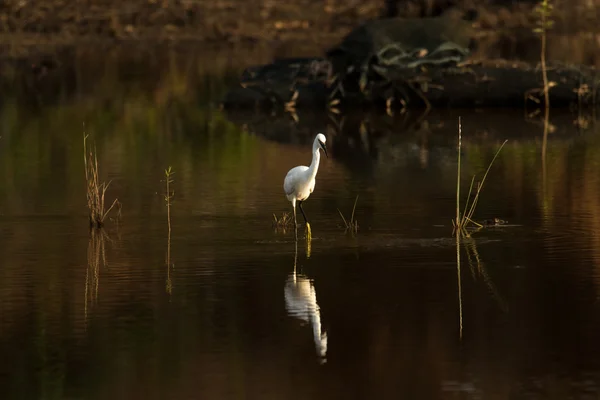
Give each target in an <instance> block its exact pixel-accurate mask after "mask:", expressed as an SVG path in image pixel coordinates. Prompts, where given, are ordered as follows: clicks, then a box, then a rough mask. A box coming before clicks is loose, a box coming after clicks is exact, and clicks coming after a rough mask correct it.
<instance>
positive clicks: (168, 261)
mask: <svg viewBox="0 0 600 400" xmlns="http://www.w3.org/2000/svg"><path fill="white" fill-rule="evenodd" d="M173 174H174V172H173V170H172V169H171V167H170V166H169V168H168V169H166V170H165V182H166V183H165V186H166V192H165V203H166V204H167V225H168V227H169V230H168V233H167V255H166V258H165V262H166V264H167V281H166V290H167V293H169V294H171V293H172V292H173V282H172V281H171V200H172V199H173V196H174V193H175V192H172V191H171V183H173V179H172V178H171V177H172V176H173Z"/></svg>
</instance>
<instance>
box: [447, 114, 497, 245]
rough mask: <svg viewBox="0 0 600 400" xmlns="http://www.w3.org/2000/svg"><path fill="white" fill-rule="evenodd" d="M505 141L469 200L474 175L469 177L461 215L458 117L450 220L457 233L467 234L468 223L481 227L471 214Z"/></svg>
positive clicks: (460, 129) (460, 130)
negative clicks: (453, 203)
mask: <svg viewBox="0 0 600 400" xmlns="http://www.w3.org/2000/svg"><path fill="white" fill-rule="evenodd" d="M507 141H508V140H505V141H504V142H503V143H502V145H501V146H500V148H499V149H498V151H496V154H494V158H492V161H490V164H489V165H488V167H487V170H486V171H485V174H483V178H482V179H481V182H478V183H477V188H476V190H475V196H474V197H473V199H472V200H471V194H472V192H473V184H474V183H475V175H473V178H472V179H471V185H470V187H469V194H468V195H467V201H466V203H465V208H464V210H463V213H462V215H461V213H460V154H461V147H462V124H461V119H460V117H459V118H458V173H457V177H456V219H455V220H452V225H453V226H454V230H455V232H458V234H461V235H464V236H469V235H468V233H467V231H466V229H467V227H468V225H469V224H470V223H471V224H474V225H476V226H478V227H480V228H481V227H483V225H481V224H480V223H477V222H475V221H474V220H473V214H474V213H475V208H476V207H477V203H478V201H479V195H480V194H481V191H482V190H483V184H484V183H485V179H486V178H487V175H488V173H489V172H490V168H491V167H492V164H494V161H495V160H496V157H498V154H499V153H500V150H502V148H503V147H504V145H505V144H506V142H507ZM469 201H471V202H470V203H469Z"/></svg>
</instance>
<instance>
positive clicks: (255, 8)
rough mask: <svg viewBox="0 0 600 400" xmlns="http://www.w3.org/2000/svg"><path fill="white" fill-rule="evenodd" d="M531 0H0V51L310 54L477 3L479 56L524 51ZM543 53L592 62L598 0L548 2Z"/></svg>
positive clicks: (528, 43) (531, 21)
mask: <svg viewBox="0 0 600 400" xmlns="http://www.w3.org/2000/svg"><path fill="white" fill-rule="evenodd" d="M535 4H536V3H535V2H534V1H530V0H521V1H518V0H514V1H499V0H496V1H493V0H482V1H473V0H470V1H469V0H463V1H461V0H457V1H448V0H429V1H425V0H421V1H419V0H409V1H403V0H399V1H394V0H387V1H385V0H363V1H354V0H350V1H347V0H344V1H343V0H290V1H273V0H258V1H247V0H213V1H206V0H129V1H122V0H4V1H3V2H0V46H1V50H2V51H1V55H2V58H7V57H8V58H15V57H24V56H28V55H31V54H35V53H39V52H46V53H47V52H51V51H53V49H55V48H56V47H57V46H71V45H75V44H93V43H98V42H102V43H111V44H112V43H120V42H127V43H132V42H133V43H135V44H136V45H138V46H154V45H157V44H160V43H165V42H166V43H171V44H183V43H194V44H199V43H201V44H202V45H216V46H226V45H227V46H236V45H251V46H267V47H268V48H269V49H270V50H271V51H272V53H273V55H274V56H298V55H319V54H320V52H321V51H322V50H323V49H325V48H327V47H329V46H331V45H333V44H334V43H335V42H336V41H338V40H339V39H340V38H341V37H342V36H344V35H345V34H346V33H348V32H349V31H350V30H351V29H352V28H354V27H355V26H356V25H358V24H359V23H361V22H363V21H365V20H368V19H374V18H379V17H382V16H388V15H398V16H404V17H419V16H430V15H431V16H435V15H439V14H440V13H442V12H443V11H444V10H446V9H448V8H450V7H457V8H460V9H464V10H467V9H476V10H477V11H478V13H479V16H478V18H477V20H476V27H477V32H478V34H477V40H478V43H479V46H478V56H480V57H483V58H488V57H501V58H521V59H523V58H533V59H534V56H535V55H536V54H537V52H538V46H539V43H538V42H539V39H537V38H536V37H535V35H534V34H533V33H532V29H533V28H534V26H535V22H536V15H535V13H534V12H533V7H534V6H535ZM553 4H554V6H555V12H554V16H553V17H554V20H555V21H556V24H555V27H554V28H553V32H552V34H553V35H555V37H554V39H553V40H551V41H550V46H549V54H548V56H549V58H550V59H558V60H565V59H568V60H567V61H569V62H573V63H580V64H588V65H600V54H599V53H600V51H598V50H599V49H600V29H599V25H600V24H599V21H600V18H599V16H600V11H599V10H600V0H561V1H554V2H553Z"/></svg>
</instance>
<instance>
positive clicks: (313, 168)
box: [308, 142, 321, 178]
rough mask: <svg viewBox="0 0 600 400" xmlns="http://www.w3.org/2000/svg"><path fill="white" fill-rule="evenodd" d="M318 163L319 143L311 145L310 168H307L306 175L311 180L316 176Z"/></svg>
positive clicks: (319, 159)
mask: <svg viewBox="0 0 600 400" xmlns="http://www.w3.org/2000/svg"><path fill="white" fill-rule="evenodd" d="M319 161H321V154H320V152H319V143H317V142H315V144H313V158H312V162H311V163H310V167H308V175H309V176H310V177H311V178H314V177H315V176H317V170H318V169H319Z"/></svg>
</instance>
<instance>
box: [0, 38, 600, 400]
mask: <svg viewBox="0 0 600 400" xmlns="http://www.w3.org/2000/svg"><path fill="white" fill-rule="evenodd" d="M93 52H94V49H88V50H82V51H80V52H79V53H76V54H70V55H69V57H70V58H69V60H70V62H69V61H67V62H66V63H65V64H64V66H63V67H61V68H63V69H57V70H56V71H50V72H49V73H48V75H46V76H41V77H39V76H38V77H35V78H31V77H28V78H22V79H19V78H18V77H17V78H15V79H14V81H12V83H11V84H10V85H5V96H4V98H3V99H2V105H1V108H0V121H1V125H0V136H1V138H0V179H1V181H0V182H1V185H0V254H2V257H0V355H1V357H0V393H2V398H3V399H110V398H118V399H166V398H169V399H192V398H193V399H206V398H210V399H226V398H227V399H228V398H232V399H240V398H248V399H265V398H269V399H316V398H328V399H329V398H343V399H350V398H352V399H353V398H357V399H366V398H385V399H388V398H394V399H395V398H408V399H458V398H460V399H531V398H533V399H569V398H573V399H596V398H598V396H600V386H599V385H600V341H599V340H598V337H599V333H600V332H599V328H600V300H599V297H598V295H599V289H600V177H599V171H600V132H599V131H598V129H597V128H596V125H595V123H594V121H593V119H592V118H591V116H586V115H583V116H580V118H579V120H578V121H579V123H578V124H576V123H574V121H576V120H577V119H578V116H577V115H574V114H568V113H565V112H562V113H555V114H552V115H551V119H550V122H551V123H552V127H551V128H552V129H551V132H550V133H549V135H548V137H547V140H544V135H543V126H542V124H541V123H540V120H539V116H534V117H531V118H526V117H525V113H524V112H523V111H522V110H517V111H511V112H509V111H505V110H495V111H493V112H490V111H486V112H474V111H453V112H438V113H432V114H429V115H427V116H420V115H417V114H416V113H413V114H409V115H396V116H394V117H390V116H387V115H374V114H364V115H361V114H357V113H353V114H350V115H346V116H345V117H343V116H334V117H333V118H332V117H329V116H327V115H314V114H307V115H303V114H300V115H298V116H297V119H298V122H295V121H294V119H293V118H292V117H291V116H290V115H289V114H282V115H275V116H264V115H259V114H248V113H245V114H244V113H226V112H224V111H220V110H219V109H218V107H217V103H218V100H219V99H220V96H222V94H223V93H224V91H225V90H226V88H227V85H228V84H229V83H231V82H233V81H234V80H235V77H236V76H237V74H239V72H240V70H241V68H242V67H243V65H244V64H245V63H253V62H254V61H255V60H254V59H252V60H251V59H250V58H249V57H246V58H243V59H240V58H239V57H236V58H234V57H233V56H232V55H231V54H225V55H221V56H220V58H219V57H215V56H211V55H210V54H209V55H207V54H206V53H202V52H200V51H197V52H186V53H177V52H171V53H169V52H166V53H164V54H162V55H161V56H156V55H153V56H149V55H147V54H146V55H144V54H141V55H137V56H131V57H132V58H133V60H131V59H128V60H127V62H125V61H121V59H120V58H119V56H117V55H114V54H110V53H108V54H104V57H103V58H102V60H101V61H98V58H97V57H96V58H95V59H94V57H92V56H93ZM253 56H254V57H258V56H256V54H254V55H253ZM90 60H91V61H90ZM94 60H95V61H94ZM207 60H208V61H207ZM259 61H260V60H259ZM207 64H208V65H207ZM459 115H460V116H462V122H463V164H462V165H463V171H462V172H463V175H462V176H463V179H462V193H463V196H462V197H463V202H464V198H465V197H466V191H467V189H468V185H469V183H470V178H471V176H472V175H473V174H478V176H479V177H481V175H482V173H483V172H484V171H485V168H486V167H487V165H488V163H489V162H490V160H491V158H492V157H493V155H494V153H495V151H496V150H497V149H498V147H499V146H500V145H501V144H502V142H503V141H504V140H505V139H508V142H507V144H506V146H505V147H504V149H503V150H502V152H501V153H500V155H499V157H498V159H497V160H496V162H495V164H494V165H493V167H492V169H491V171H490V173H489V175H488V178H487V179H488V180H487V181H486V186H485V188H484V190H483V193H482V195H481V198H480V201H479V205H478V208H477V211H476V213H475V218H476V219H478V220H483V219H486V218H493V217H499V218H502V219H505V220H507V221H508V222H509V225H508V226H504V227H497V228H488V229H483V230H481V231H479V232H476V233H474V234H473V235H472V238H470V239H464V240H463V241H462V242H461V243H459V244H457V242H456V239H455V238H454V237H453V235H452V224H451V219H452V218H453V217H454V215H455V201H456V192H455V190H456V162H457V156H456V141H457V140H456V132H457V130H456V126H457V121H458V116H459ZM84 123H85V131H86V132H87V133H88V134H89V135H90V139H89V140H91V141H93V142H94V143H95V144H96V146H97V151H98V162H99V165H100V170H101V171H100V172H101V175H102V178H103V179H106V180H108V179H112V183H111V186H110V187H109V189H108V191H107V194H106V196H107V202H112V200H113V199H114V198H115V197H117V198H118V199H119V201H120V203H121V204H122V209H121V218H120V219H119V220H110V221H107V224H106V229H105V230H104V232H103V233H95V234H90V233H89V232H88V229H87V210H86V198H85V181H84V173H83V131H84V128H83V124H84ZM317 132H323V133H325V134H326V135H327V138H328V147H329V152H330V153H329V154H330V158H328V159H326V158H322V161H321V167H320V169H319V173H318V176H317V184H316V189H315V192H314V193H313V195H312V196H311V198H310V199H309V200H308V201H307V202H306V203H305V211H306V213H307V215H308V217H309V218H310V219H311V222H312V240H311V241H308V240H307V238H306V235H305V232H304V227H303V226H301V227H300V229H299V232H298V240H297V241H296V240H295V236H294V233H293V231H291V230H287V231H285V232H284V231H282V230H278V229H275V228H274V227H273V226H272V218H273V213H275V214H276V215H278V216H280V215H281V214H282V213H283V212H289V211H291V207H290V204H289V202H288V201H287V200H286V199H285V197H284V194H283V189H282V184H283V178H284V176H285V174H286V172H287V170H288V169H290V168H291V167H293V166H296V165H300V164H304V165H308V163H310V145H311V142H312V139H313V138H314V135H315V134H316V133H317ZM168 166H172V167H173V170H174V171H175V175H174V176H173V179H174V183H173V184H172V187H173V190H174V200H173V205H172V209H171V213H172V218H171V233H170V234H169V230H168V224H167V212H166V211H167V210H166V206H165V203H164V197H163V195H164V190H165V189H164V170H165V168H167V167H168ZM356 196H358V203H357V207H356V215H355V216H356V219H357V220H358V223H359V231H358V234H357V235H355V236H354V237H353V236H351V235H349V234H345V233H344V229H343V227H342V224H341V218H340V216H339V214H338V211H337V210H338V209H339V210H341V211H342V212H343V213H344V214H345V215H346V216H348V215H349V214H350V213H351V210H352V206H353V204H354V200H355V198H356ZM116 216H117V214H116V213H113V214H111V217H116ZM457 249H458V254H457ZM457 256H458V257H457ZM294 271H295V273H294Z"/></svg>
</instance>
